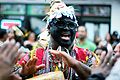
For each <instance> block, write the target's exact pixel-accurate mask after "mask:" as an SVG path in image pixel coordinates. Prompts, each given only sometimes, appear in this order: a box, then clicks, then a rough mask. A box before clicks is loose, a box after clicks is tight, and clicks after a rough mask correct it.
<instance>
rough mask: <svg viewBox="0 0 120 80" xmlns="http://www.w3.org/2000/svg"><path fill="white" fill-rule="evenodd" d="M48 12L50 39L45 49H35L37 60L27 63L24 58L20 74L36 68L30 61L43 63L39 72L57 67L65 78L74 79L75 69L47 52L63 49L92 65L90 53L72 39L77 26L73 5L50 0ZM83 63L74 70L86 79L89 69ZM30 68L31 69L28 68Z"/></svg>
mask: <svg viewBox="0 0 120 80" xmlns="http://www.w3.org/2000/svg"><path fill="white" fill-rule="evenodd" d="M48 14H49V17H48V19H47V29H48V32H49V34H50V41H49V42H48V43H49V44H48V46H47V49H43V48H37V49H36V53H35V56H36V57H37V58H38V61H36V59H35V60H34V61H32V60H30V62H29V63H28V61H25V60H24V61H25V62H23V63H22V66H23V68H24V69H22V70H21V74H24V75H30V74H31V73H32V74H33V73H35V72H36V71H37V70H38V68H37V69H36V68H33V67H30V66H31V65H30V64H32V62H33V63H34V65H35V64H37V66H39V65H41V64H42V63H43V64H45V69H44V70H43V71H42V70H41V71H40V72H42V73H44V72H51V71H56V70H58V69H59V70H62V71H63V72H64V75H65V78H66V79H70V80H76V79H78V77H77V76H76V74H75V71H74V70H72V69H71V68H70V67H69V65H67V64H64V63H63V61H62V58H61V57H54V56H52V55H51V54H50V52H49V50H58V51H64V52H66V53H67V54H69V55H70V56H72V57H73V58H75V59H77V60H79V62H80V61H81V62H83V63H85V64H87V65H88V66H90V65H92V61H91V58H92V57H91V55H92V54H91V53H90V52H89V51H87V50H84V49H82V48H78V47H76V46H74V39H75V34H76V31H77V26H78V24H77V20H76V17H75V14H74V9H73V7H67V6H66V5H65V3H64V2H62V1H60V0H56V1H53V2H52V6H51V9H50V12H49V13H48ZM90 57H91V58H90ZM81 62H80V63H81ZM83 63H81V65H80V66H79V67H80V68H79V70H77V69H78V68H76V71H80V72H79V73H80V74H81V75H80V76H79V77H80V78H81V79H86V78H87V76H88V75H89V74H90V71H91V70H90V68H89V67H87V66H86V65H84V64H83ZM34 67H36V66H34ZM31 68H32V70H30V69H31ZM26 69H27V70H26ZM31 71H32V72H31Z"/></svg>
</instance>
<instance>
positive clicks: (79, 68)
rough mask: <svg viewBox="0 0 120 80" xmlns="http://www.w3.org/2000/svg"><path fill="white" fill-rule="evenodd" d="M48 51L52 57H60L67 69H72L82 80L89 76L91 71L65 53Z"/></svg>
mask: <svg viewBox="0 0 120 80" xmlns="http://www.w3.org/2000/svg"><path fill="white" fill-rule="evenodd" d="M49 51H50V53H51V54H53V55H54V56H59V57H62V58H63V61H64V63H65V64H67V65H68V66H69V67H71V68H73V69H74V70H75V71H76V73H77V74H78V76H79V77H80V78H81V79H82V80H86V78H87V77H88V76H89V75H90V72H91V69H90V68H89V67H88V66H86V65H85V64H83V63H82V62H80V61H78V60H76V59H74V58H73V57H71V56H70V55H68V54H67V53H66V52H64V51H57V50H49Z"/></svg>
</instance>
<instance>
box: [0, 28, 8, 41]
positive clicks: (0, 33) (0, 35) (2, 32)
mask: <svg viewBox="0 0 120 80" xmlns="http://www.w3.org/2000/svg"><path fill="white" fill-rule="evenodd" d="M6 34H7V30H5V29H0V39H1V38H3V37H4V35H6Z"/></svg>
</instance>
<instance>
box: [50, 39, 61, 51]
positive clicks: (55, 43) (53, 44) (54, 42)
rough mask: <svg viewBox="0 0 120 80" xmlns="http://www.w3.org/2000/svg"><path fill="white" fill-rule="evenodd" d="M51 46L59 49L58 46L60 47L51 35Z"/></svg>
mask: <svg viewBox="0 0 120 80" xmlns="http://www.w3.org/2000/svg"><path fill="white" fill-rule="evenodd" d="M50 46H51V47H52V49H54V50H57V48H58V46H59V45H58V43H57V42H56V41H55V40H54V39H53V38H52V37H50Z"/></svg>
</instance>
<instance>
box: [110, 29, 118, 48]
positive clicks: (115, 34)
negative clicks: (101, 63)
mask: <svg viewBox="0 0 120 80" xmlns="http://www.w3.org/2000/svg"><path fill="white" fill-rule="evenodd" d="M118 43H119V39H118V32H117V31H114V32H113V34H112V47H113V49H114V48H115V46H116V45H117V44H118Z"/></svg>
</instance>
